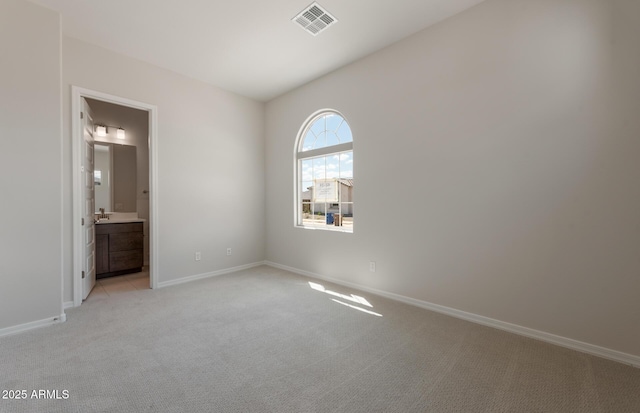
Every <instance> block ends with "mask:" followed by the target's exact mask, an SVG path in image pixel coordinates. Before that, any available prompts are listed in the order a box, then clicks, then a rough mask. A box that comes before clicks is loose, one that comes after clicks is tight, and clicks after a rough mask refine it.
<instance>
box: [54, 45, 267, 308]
mask: <svg viewBox="0 0 640 413" xmlns="http://www.w3.org/2000/svg"><path fill="white" fill-rule="evenodd" d="M71 85H76V86H80V87H83V88H87V89H91V90H96V91H99V92H103V93H108V94H112V95H116V96H120V97H124V98H128V99H132V100H136V101H141V102H145V103H148V104H152V105H156V106H157V107H158V136H159V138H158V139H159V142H158V177H157V179H158V183H159V188H158V194H157V195H158V197H159V201H158V203H159V204H158V214H159V219H158V221H159V222H158V225H159V234H158V240H159V268H157V269H156V270H157V271H158V275H159V279H158V281H159V282H160V283H165V282H170V281H174V280H178V279H180V278H183V277H188V276H192V275H198V274H204V273H208V272H212V271H216V270H221V269H227V268H231V267H234V266H239V265H244V264H250V263H253V262H259V261H262V260H263V259H264V242H265V236H264V234H265V229H264V177H263V171H264V137H263V133H264V104H262V103H258V102H255V101H253V100H251V99H247V98H244V97H240V96H238V95H234V94H232V93H228V92H225V91H222V90H220V89H218V88H215V87H213V86H211V85H207V84H205V83H202V82H199V81H195V80H192V79H190V78H187V77H184V76H181V75H178V74H176V73H174V72H170V71H168V70H164V69H160V68H158V67H155V66H152V65H149V64H146V63H143V62H140V61H137V60H135V59H131V58H129V57H126V56H123V55H120V54H116V53H113V52H110V51H108V50H105V49H101V48H98V47H96V46H92V45H90V44H88V43H85V42H82V41H80V40H76V39H72V38H69V37H63V99H64V100H63V108H64V111H65V112H64V118H63V119H64V134H63V137H64V146H63V155H64V159H63V164H64V166H65V170H64V207H65V208H64V211H65V219H64V247H65V249H64V250H65V256H64V274H65V300H66V301H71V300H72V285H73V282H72V257H71V250H72V248H71V243H72V238H71V204H72V203H71V201H72V194H71V172H70V167H71V132H70V114H69V109H70V103H69V101H70V93H71ZM227 247H232V248H233V255H232V256H230V257H228V256H226V248H227ZM196 251H201V252H202V260H201V261H198V262H196V261H195V260H194V253H195V252H196Z"/></svg>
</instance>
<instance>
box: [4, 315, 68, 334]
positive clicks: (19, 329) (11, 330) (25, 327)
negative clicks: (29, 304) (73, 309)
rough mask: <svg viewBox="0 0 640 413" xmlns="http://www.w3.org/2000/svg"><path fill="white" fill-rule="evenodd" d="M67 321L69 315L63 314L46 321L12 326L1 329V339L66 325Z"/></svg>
mask: <svg viewBox="0 0 640 413" xmlns="http://www.w3.org/2000/svg"><path fill="white" fill-rule="evenodd" d="M65 321H67V315H66V314H64V313H62V314H60V315H59V316H57V317H50V318H45V319H44V320H38V321H31V322H30V323H24V324H19V325H17V326H11V327H6V328H2V329H0V337H3V336H10V335H13V334H18V333H23V332H25V331H29V330H33V329H34V328H40V327H46V326H51V325H54V324H58V323H64V322H65Z"/></svg>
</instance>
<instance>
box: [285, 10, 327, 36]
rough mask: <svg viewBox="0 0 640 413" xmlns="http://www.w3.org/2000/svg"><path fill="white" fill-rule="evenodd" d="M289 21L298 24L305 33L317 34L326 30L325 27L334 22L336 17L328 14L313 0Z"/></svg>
mask: <svg viewBox="0 0 640 413" xmlns="http://www.w3.org/2000/svg"><path fill="white" fill-rule="evenodd" d="M291 21H292V22H294V23H297V24H299V25H300V27H302V28H303V29H304V30H306V31H307V33H310V34H312V35H313V36H317V35H319V34H320V33H321V32H323V31H324V30H326V28H327V27H329V26H331V25H332V24H335V23H336V22H337V21H338V19H336V18H335V17H333V16H332V15H331V14H329V12H328V11H326V10H325V9H323V8H322V6H320V5H319V4H318V3H315V2H314V3H311V4H310V5H309V6H308V7H307V8H306V9H304V10H302V11H301V12H300V14H298V15H297V16H296V17H294V18H293V19H291Z"/></svg>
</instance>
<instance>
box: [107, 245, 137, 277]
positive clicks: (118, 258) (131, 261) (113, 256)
mask: <svg viewBox="0 0 640 413" xmlns="http://www.w3.org/2000/svg"><path fill="white" fill-rule="evenodd" d="M133 268H142V250H135V251H117V252H111V253H110V254H109V270H110V271H112V272H114V271H122V270H129V269H133Z"/></svg>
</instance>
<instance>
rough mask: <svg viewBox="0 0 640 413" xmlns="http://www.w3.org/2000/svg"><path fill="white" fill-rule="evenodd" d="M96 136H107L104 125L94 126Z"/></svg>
mask: <svg viewBox="0 0 640 413" xmlns="http://www.w3.org/2000/svg"><path fill="white" fill-rule="evenodd" d="M96 134H97V135H98V136H107V127H106V126H104V125H98V126H96Z"/></svg>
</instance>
